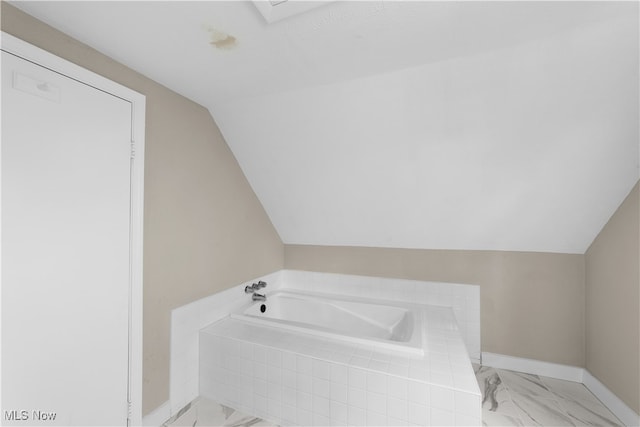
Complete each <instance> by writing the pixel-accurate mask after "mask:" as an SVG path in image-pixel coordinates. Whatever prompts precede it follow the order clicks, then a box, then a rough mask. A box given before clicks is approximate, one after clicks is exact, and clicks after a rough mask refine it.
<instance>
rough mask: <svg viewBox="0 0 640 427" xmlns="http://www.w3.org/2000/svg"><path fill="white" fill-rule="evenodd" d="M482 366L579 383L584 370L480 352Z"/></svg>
mask: <svg viewBox="0 0 640 427" xmlns="http://www.w3.org/2000/svg"><path fill="white" fill-rule="evenodd" d="M482 364H483V365H485V366H491V367H493V368H498V369H509V370H511V371H518V372H524V373H525V374H534V375H542V376H543V377H550V378H557V379H560V380H567V381H574V382H577V383H581V382H582V380H583V373H584V369H582V368H578V367H577V366H569V365H561V364H559V363H550V362H542V361H540V360H534V359H525V358H523V357H513V356H505V355H503V354H495V353H486V352H482Z"/></svg>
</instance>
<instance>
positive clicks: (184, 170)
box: [1, 2, 283, 414]
mask: <svg viewBox="0 0 640 427" xmlns="http://www.w3.org/2000/svg"><path fill="white" fill-rule="evenodd" d="M1 5H2V10H1V13H2V31H5V32H7V33H10V34H12V35H15V36H16V37H19V38H21V39H23V40H25V41H27V42H29V43H31V44H34V45H36V46H39V47H41V48H43V49H45V50H47V51H49V52H51V53H54V54H55V55H58V56H60V57H62V58H65V59H67V60H70V61H71V62H74V63H76V64H78V65H81V66H83V67H85V68H88V69H90V70H92V71H94V72H96V73H98V74H101V75H103V76H105V77H107V78H109V79H111V80H114V81H116V82H118V83H121V84H123V85H124V86H127V87H130V88H131V89H133V90H136V91H138V92H140V93H142V94H143V95H145V96H146V97H147V117H146V153H145V168H146V170H145V200H144V201H145V203H144V204H145V207H144V208H145V217H144V221H145V224H144V251H145V252H144V364H143V369H144V388H143V412H144V413H145V414H146V413H148V412H150V411H151V410H153V409H155V408H156V407H157V406H159V405H160V404H162V403H164V402H165V401H166V400H167V399H168V398H169V339H170V336H169V333H170V312H171V309H173V308H175V307H178V306H180V305H183V304H185V303H187V302H189V301H193V300H195V299H198V298H201V297H203V296H206V295H210V294H212V293H214V292H216V291H219V290H222V289H225V288H228V287H230V286H233V285H236V284H239V283H241V282H243V281H246V280H249V279H251V278H253V277H256V276H259V275H262V274H266V273H270V272H272V271H276V270H280V269H281V268H282V266H283V245H282V242H281V240H280V238H279V236H278V234H277V233H276V231H275V229H274V228H273V226H272V224H271V222H270V220H269V218H268V217H267V215H266V214H265V212H264V210H263V208H262V205H261V204H260V203H259V201H258V199H257V198H256V196H255V194H254V193H253V191H252V190H251V188H250V186H249V184H248V182H247V180H246V178H245V177H244V175H243V173H242V171H241V169H240V167H239V166H238V164H237V162H236V160H235V158H234V157H233V155H232V153H231V151H230V150H229V148H228V146H227V145H226V143H225V141H224V139H223V138H222V136H221V135H220V132H219V130H218V127H217V126H216V124H215V123H214V121H213V120H212V118H211V115H210V114H209V112H208V111H207V110H206V109H205V108H203V107H202V106H200V105H197V104H195V103H193V102H191V101H189V100H188V99H186V98H184V97H182V96H180V95H178V94H176V93H174V92H172V91H170V90H168V89H167V88H165V87H163V86H161V85H159V84H157V83H155V82H153V81H152V80H150V79H148V78H146V77H144V76H142V75H141V74H138V73H136V72H134V71H133V70H131V69H129V68H127V67H125V66H123V65H121V64H119V63H117V62H115V61H113V60H112V59H110V58H108V57H106V56H104V55H102V54H100V53H99V52H97V51H95V50H93V49H91V48H89V47H87V46H86V45H84V44H82V43H80V42H78V41H76V40H74V39H72V38H69V37H67V36H65V35H64V34H62V33H60V32H58V31H56V30H54V29H53V28H51V27H49V26H47V25H45V24H43V23H41V22H40V21H37V20H35V19H34V18H32V17H30V16H28V15H26V14H24V13H22V12H21V11H19V10H17V9H16V8H14V7H12V6H10V5H8V4H6V3H4V2H2V4H1Z"/></svg>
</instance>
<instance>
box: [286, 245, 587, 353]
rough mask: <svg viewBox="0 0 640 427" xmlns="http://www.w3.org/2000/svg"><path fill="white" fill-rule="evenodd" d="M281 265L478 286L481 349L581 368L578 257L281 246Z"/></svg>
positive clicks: (581, 280)
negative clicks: (283, 261)
mask: <svg viewBox="0 0 640 427" xmlns="http://www.w3.org/2000/svg"><path fill="white" fill-rule="evenodd" d="M285 267H286V268H288V269H297V270H309V271H323V272H331V273H345V274H362V275H368V276H384V277H397V278H403V279H417V280H432V281H444V282H457V283H472V284H478V285H480V296H481V309H480V311H481V329H482V350H483V351H486V352H492V353H501V354H507V355H511V356H517V357H526V358H531V359H538V360H543V361H548V362H554V363H562V364H567V365H576V366H584V257H583V256H582V255H567V254H549V253H528V252H495V251H449V250H417V249H385V248H362V247H327V246H298V245H285Z"/></svg>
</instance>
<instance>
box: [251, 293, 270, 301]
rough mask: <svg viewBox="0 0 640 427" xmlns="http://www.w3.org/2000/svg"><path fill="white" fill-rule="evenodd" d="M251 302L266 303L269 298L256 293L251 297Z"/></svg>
mask: <svg viewBox="0 0 640 427" xmlns="http://www.w3.org/2000/svg"><path fill="white" fill-rule="evenodd" d="M251 300H252V301H266V300H267V296H266V295H263V294H259V293H257V292H254V293H253V295H251Z"/></svg>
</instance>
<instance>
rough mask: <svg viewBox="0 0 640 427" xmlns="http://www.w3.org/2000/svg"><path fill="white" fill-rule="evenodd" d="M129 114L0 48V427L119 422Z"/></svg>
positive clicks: (125, 360)
mask: <svg viewBox="0 0 640 427" xmlns="http://www.w3.org/2000/svg"><path fill="white" fill-rule="evenodd" d="M131 114H132V110H131V103H130V102H128V101H125V100H123V99H121V98H118V97H116V96H114V95H111V94H109V93H106V92H104V91H101V90H98V89H95V88H93V87H91V86H88V85H86V84H83V83H81V82H79V81H76V80H73V79H71V78H68V77H65V76H64V75H61V74H59V73H57V72H54V71H51V70H49V69H46V68H43V67H41V66H39V65H36V64H34V63H31V62H28V61H26V60H23V59H21V58H18V57H16V56H14V55H12V54H9V53H6V52H2V145H1V152H0V154H1V162H2V164H1V170H2V176H1V178H2V220H1V224H2V228H1V230H2V231H1V232H2V248H1V249H2V312H1V313H2V347H1V348H2V354H1V357H2V359H1V361H2V378H1V382H2V422H0V424H3V425H27V424H35V425H39V424H42V425H126V424H127V393H128V389H127V387H128V369H129V366H128V365H129V356H128V351H129V350H128V345H129V286H130V266H129V262H130V257H129V252H130V230H129V228H130V170H131V169H130V168H131V159H130V158H131V149H130V144H131V124H132V123H131ZM25 421H28V422H25Z"/></svg>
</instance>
